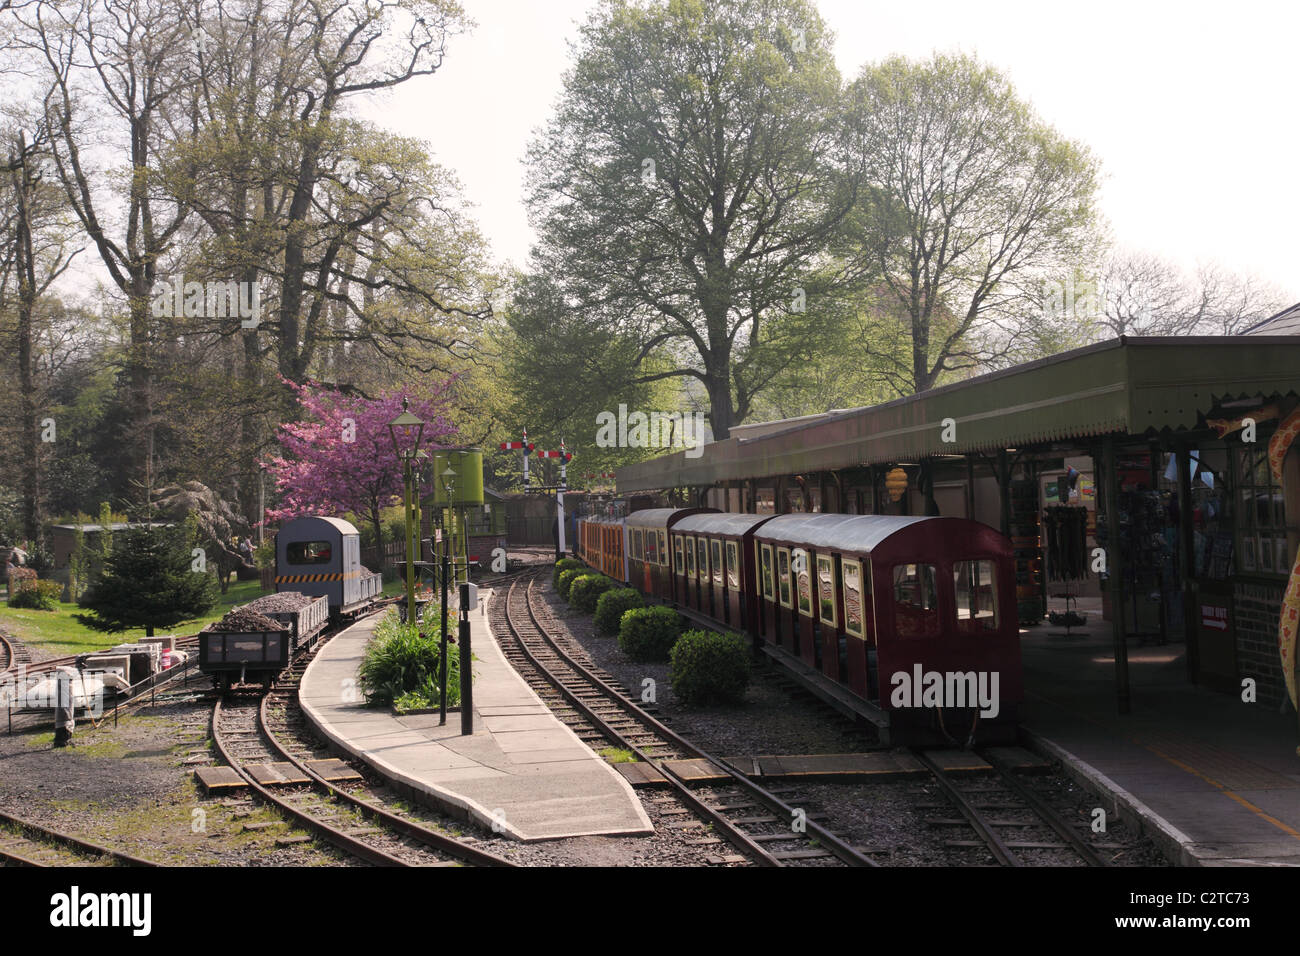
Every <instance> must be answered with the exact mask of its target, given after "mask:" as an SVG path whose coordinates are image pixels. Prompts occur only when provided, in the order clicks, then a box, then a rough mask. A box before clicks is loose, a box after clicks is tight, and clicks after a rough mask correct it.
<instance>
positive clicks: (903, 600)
mask: <svg viewBox="0 0 1300 956" xmlns="http://www.w3.org/2000/svg"><path fill="white" fill-rule="evenodd" d="M753 537H754V543H755V554H756V560H757V562H758V567H759V574H758V581H757V582H756V586H757V589H758V591H759V592H760V593H759V599H760V601H761V604H762V607H763V615H762V623H763V627H764V629H765V631H764V634H763V640H764V641H765V642H767V643H769V644H772V645H774V646H775V647H777V648H780V650H781V651H784V652H786V653H788V654H791V655H795V656H798V657H799V658H800V659H801V660H802V661H803V663H804V664H806V665H808V666H809V667H812V668H815V669H817V670H819V671H820V672H821V673H822V674H824V675H825V676H826V677H829V678H830V679H832V680H835V681H837V682H839V683H841V684H844V685H845V686H847V687H848V688H849V689H850V690H852V691H853V692H854V693H855V694H857V695H858V696H860V697H863V698H865V699H867V700H869V701H871V702H872V703H874V704H876V705H877V706H878V707H880V708H881V709H882V710H885V711H889V712H891V713H890V721H891V724H892V725H893V726H895V727H898V728H900V729H904V732H906V730H905V728H908V727H911V728H922V727H928V726H931V725H933V724H934V723H936V722H937V723H938V724H939V725H940V726H939V729H940V730H942V731H943V732H944V733H945V735H950V736H952V737H962V736H965V735H967V733H968V732H969V731H970V730H971V729H972V728H973V727H974V726H975V724H976V719H975V714H976V712H977V711H978V710H980V709H981V708H979V707H973V706H966V707H960V706H958V707H952V706H936V707H929V706H928V703H926V704H923V705H921V706H917V705H918V703H920V702H921V696H920V690H919V687H918V689H917V690H916V692H915V694H914V693H913V691H912V685H913V684H914V683H917V682H918V681H920V680H922V679H924V680H926V681H928V680H931V679H932V678H931V677H930V675H932V674H938V675H939V679H943V680H944V681H946V682H947V683H946V685H945V686H946V687H948V688H949V689H954V688H960V689H961V690H962V691H963V696H964V693H965V690H966V689H967V687H968V686H969V685H968V684H967V683H964V682H963V681H962V679H961V677H960V676H957V675H973V676H972V678H971V679H972V680H974V679H978V680H981V681H985V683H984V684H981V685H980V686H981V687H983V688H986V689H987V690H988V691H989V693H992V690H993V686H994V681H996V688H997V691H996V695H997V703H996V705H995V707H994V708H987V710H993V709H996V710H997V715H996V717H991V716H990V715H989V714H988V713H987V712H986V714H985V716H984V718H983V719H985V720H993V721H995V722H996V724H997V725H998V726H999V727H1000V728H1007V727H1010V728H1012V730H1014V726H1015V721H1016V710H1017V707H1018V705H1019V703H1020V701H1021V699H1022V696H1023V688H1022V679H1021V666H1020V634H1019V623H1018V619H1017V615H1016V613H1015V608H1016V604H1015V565H1014V561H1013V559H1012V550H1011V543H1010V542H1009V541H1008V540H1007V539H1006V538H1005V537H1004V536H1003V535H1001V534H999V533H998V532H997V531H995V530H994V529H992V528H990V527H988V526H987V525H985V524H982V523H980V522H978V521H971V520H968V519H966V518H944V517H899V516H893V515H837V514H816V515H780V516H777V517H775V518H773V519H772V520H770V521H767V522H765V523H764V524H763V525H762V526H761V527H759V528H757V529H756V531H755V533H754V536H753ZM948 675H954V676H953V677H952V678H949V676H948ZM904 690H906V694H904V693H902V692H903V691H904ZM896 697H897V698H899V699H900V700H901V704H900V705H899V706H896V705H895V698H896ZM982 736H985V737H986V738H987V737H993V736H998V734H997V733H996V731H995V732H994V733H985V734H982Z"/></svg>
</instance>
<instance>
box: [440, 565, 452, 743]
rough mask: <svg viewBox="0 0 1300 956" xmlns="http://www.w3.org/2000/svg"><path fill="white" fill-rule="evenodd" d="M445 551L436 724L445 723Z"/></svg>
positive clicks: (446, 571) (446, 569)
mask: <svg viewBox="0 0 1300 956" xmlns="http://www.w3.org/2000/svg"><path fill="white" fill-rule="evenodd" d="M447 564H448V560H447V552H446V550H444V551H443V552H442V641H441V643H440V644H439V647H438V653H439V655H440V660H439V663H438V726H439V727H441V726H443V725H444V724H446V723H447V575H448V574H450V573H451V571H450V569H449V568H448V567H447Z"/></svg>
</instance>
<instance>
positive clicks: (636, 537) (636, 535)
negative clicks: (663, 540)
mask: <svg viewBox="0 0 1300 956" xmlns="http://www.w3.org/2000/svg"><path fill="white" fill-rule="evenodd" d="M644 559H645V552H644V551H643V550H642V544H641V529H640V528H633V529H632V560H633V561H643V560H644Z"/></svg>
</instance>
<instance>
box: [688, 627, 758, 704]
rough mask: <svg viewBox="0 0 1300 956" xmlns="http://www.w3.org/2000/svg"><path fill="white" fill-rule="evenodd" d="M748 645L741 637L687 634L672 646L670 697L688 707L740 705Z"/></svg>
mask: <svg viewBox="0 0 1300 956" xmlns="http://www.w3.org/2000/svg"><path fill="white" fill-rule="evenodd" d="M749 655H750V651H749V641H747V640H746V639H745V638H744V637H743V636H741V635H740V634H736V633H734V632H728V633H726V634H717V633H715V632H713V631H687V632H686V633H685V634H683V635H682V636H681V637H680V638H679V639H678V640H677V643H676V644H674V645H673V649H672V655H671V656H672V681H673V693H674V694H676V695H677V696H678V697H680V698H681V699H682V701H683V702H684V703H687V704H708V703H712V702H714V701H718V702H722V703H740V702H741V701H743V700H744V698H745V688H746V687H748V686H749Z"/></svg>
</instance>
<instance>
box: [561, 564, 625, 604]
mask: <svg viewBox="0 0 1300 956" xmlns="http://www.w3.org/2000/svg"><path fill="white" fill-rule="evenodd" d="M566 573H567V572H566ZM616 587H618V582H617V581H615V580H614V579H613V578H607V577H605V575H603V574H584V575H582V576H581V577H578V578H574V579H573V583H572V584H571V585H569V604H570V605H572V607H573V608H574V610H577V611H582V612H583V613H584V614H591V613H592V612H593V611H595V610H596V602H597V601H599V600H600V596H601V595H602V594H604V593H605V592H606V591H610V590H613V589H614V588H616Z"/></svg>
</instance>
